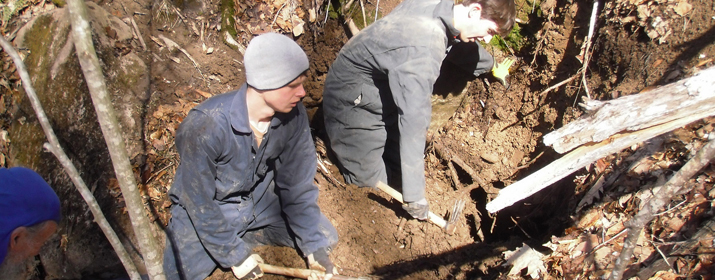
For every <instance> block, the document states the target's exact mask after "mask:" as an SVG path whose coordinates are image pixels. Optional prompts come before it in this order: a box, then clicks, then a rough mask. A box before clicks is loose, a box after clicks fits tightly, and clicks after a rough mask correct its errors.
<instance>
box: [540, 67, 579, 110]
mask: <svg viewBox="0 0 715 280" xmlns="http://www.w3.org/2000/svg"><path fill="white" fill-rule="evenodd" d="M580 72H581V70H579V72H576V74H574V75H573V76H571V78H568V79H566V80H563V81H561V82H559V83H558V84H555V85H553V86H550V87H549V88H547V89H545V90H543V91H542V92H540V93H539V96H543V95H544V94H546V93H548V92H549V91H552V90H554V89H557V88H559V87H561V86H563V85H564V84H566V83H568V82H570V81H573V79H576V77H578V74H579V73H580ZM543 98H544V97H542V99H543ZM541 102H543V100H542V101H540V102H539V103H541Z"/></svg>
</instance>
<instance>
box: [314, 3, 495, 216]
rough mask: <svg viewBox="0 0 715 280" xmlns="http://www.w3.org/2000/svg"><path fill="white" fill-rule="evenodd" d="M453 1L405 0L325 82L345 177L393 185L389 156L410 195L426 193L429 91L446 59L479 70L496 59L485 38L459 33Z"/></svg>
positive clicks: (359, 39) (354, 42) (363, 35)
mask: <svg viewBox="0 0 715 280" xmlns="http://www.w3.org/2000/svg"><path fill="white" fill-rule="evenodd" d="M453 7H454V4H453V1H452V0H445V1H439V0H405V1H404V2H402V3H401V4H400V5H398V6H397V7H396V8H395V9H394V10H393V11H392V12H391V13H390V14H389V15H387V16H385V17H384V18H382V19H380V20H378V21H376V22H375V23H373V24H371V25H370V26H368V27H367V28H365V29H364V30H362V31H360V33H358V34H357V35H356V36H355V37H353V38H352V39H350V41H348V43H347V44H346V45H345V46H344V47H343V48H342V50H340V53H339V54H338V57H337V59H336V60H335V61H334V62H333V65H332V67H331V68H330V70H329V71H328V77H327V79H326V81H325V90H324V92H323V110H324V113H325V128H326V131H327V133H328V138H329V139H330V145H331V148H332V150H333V152H334V153H335V155H336V156H337V159H338V163H339V166H340V168H341V172H342V173H343V176H344V177H345V180H346V182H348V183H352V184H356V185H358V186H367V187H374V186H375V185H376V184H377V182H378V181H382V182H385V183H387V182H388V181H387V175H388V174H387V173H388V171H387V169H386V162H387V163H388V164H387V167H389V169H390V170H391V171H395V173H397V174H400V175H401V178H402V193H403V198H404V200H405V201H407V202H412V201H417V200H420V199H422V198H424V192H425V176H424V161H423V154H424V148H425V141H426V140H425V138H426V134H427V128H428V127H429V123H430V119H431V113H432V105H431V103H430V97H431V94H432V89H433V86H434V83H435V81H436V80H437V77H438V76H439V73H440V66H441V65H442V62H443V61H445V60H448V61H451V62H452V64H454V66H457V67H459V68H461V69H464V70H466V71H469V73H473V75H474V76H478V75H480V74H482V73H484V72H486V71H488V70H490V69H491V68H492V66H493V64H494V58H493V57H492V56H491V55H490V54H489V53H488V52H487V51H486V50H485V49H484V48H482V47H481V46H480V45H479V44H475V43H466V42H460V41H459V40H457V39H456V38H457V35H459V31H458V30H456V29H455V28H454V26H453V25H452V22H453V18H454V11H453ZM445 57H446V59H445ZM398 172H399V173H398Z"/></svg>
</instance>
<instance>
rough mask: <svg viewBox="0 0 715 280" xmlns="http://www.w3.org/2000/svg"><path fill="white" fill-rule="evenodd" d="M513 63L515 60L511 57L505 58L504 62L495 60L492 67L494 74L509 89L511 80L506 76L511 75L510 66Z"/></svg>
mask: <svg viewBox="0 0 715 280" xmlns="http://www.w3.org/2000/svg"><path fill="white" fill-rule="evenodd" d="M512 64H514V60H513V59H511V57H510V58H507V59H504V61H502V63H496V62H494V67H492V76H494V78H497V80H499V82H501V83H502V85H504V87H506V88H507V89H508V88H509V82H508V81H507V80H506V77H507V76H508V75H509V67H511V65H512Z"/></svg>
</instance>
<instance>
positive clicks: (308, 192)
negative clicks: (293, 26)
mask: <svg viewBox="0 0 715 280" xmlns="http://www.w3.org/2000/svg"><path fill="white" fill-rule="evenodd" d="M244 66H245V67H246V84H244V85H243V86H242V87H241V88H240V89H238V90H236V91H232V92H228V93H224V94H221V95H217V96H214V97H211V98H209V99H208V100H206V101H204V102H203V103H201V104H199V105H198V106H196V107H195V108H193V109H192V110H191V111H190V112H189V114H188V115H187V116H186V118H185V119H184V120H183V122H182V123H181V126H179V129H178V131H177V133H176V148H177V150H178V152H179V155H180V157H181V163H180V165H179V167H178V169H177V170H176V177H175V179H174V183H173V185H172V187H171V189H170V190H169V197H170V198H171V201H172V206H171V214H172V218H171V221H170V222H169V225H168V226H167V229H166V232H167V239H166V248H165V250H164V270H165V271H166V273H167V278H168V279H204V278H206V277H207V276H208V275H209V274H210V273H211V272H212V271H213V270H214V269H215V268H216V267H217V266H221V267H223V268H231V270H232V272H233V274H234V275H235V276H236V278H238V279H255V278H258V277H260V276H262V275H263V272H262V271H261V269H260V267H259V265H258V264H259V262H260V257H258V255H253V254H252V250H253V248H254V247H256V246H259V245H278V246H290V247H293V248H295V249H296V250H298V252H299V253H300V254H302V256H303V257H304V258H305V260H306V262H307V264H308V266H309V267H311V268H314V269H322V270H325V271H326V272H327V273H326V277H325V278H326V279H329V278H330V277H331V276H332V275H333V274H337V273H338V271H337V269H336V267H335V266H334V265H333V263H332V261H331V260H330V258H329V253H330V251H331V249H332V248H333V247H334V246H335V245H336V244H337V242H338V234H337V231H336V230H335V227H333V225H332V224H331V223H330V221H329V220H328V219H327V218H326V217H325V215H323V213H322V212H321V211H320V208H319V207H318V204H317V198H318V187H317V186H316V185H315V184H314V183H313V177H314V176H315V170H316V166H315V165H316V162H317V161H316V158H315V145H314V143H313V140H312V138H311V135H310V127H309V126H308V117H307V115H306V113H305V107H303V103H301V99H302V98H303V96H305V90H304V89H303V82H304V81H305V79H306V75H305V72H306V71H307V70H308V67H309V63H308V57H307V56H306V55H305V52H303V50H302V49H301V48H300V46H298V44H296V43H295V42H294V41H293V40H291V39H290V38H288V37H286V36H284V35H281V34H277V33H267V34H263V35H259V36H257V37H255V38H253V40H251V42H250V43H249V44H248V47H247V48H246V52H245V55H244Z"/></svg>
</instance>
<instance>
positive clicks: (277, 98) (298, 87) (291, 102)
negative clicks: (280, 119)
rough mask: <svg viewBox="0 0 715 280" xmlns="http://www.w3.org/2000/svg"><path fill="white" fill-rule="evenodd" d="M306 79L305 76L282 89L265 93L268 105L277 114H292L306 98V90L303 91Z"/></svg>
mask: <svg viewBox="0 0 715 280" xmlns="http://www.w3.org/2000/svg"><path fill="white" fill-rule="evenodd" d="M305 78H306V76H305V75H304V74H303V75H300V76H298V78H296V79H295V80H293V81H292V82H290V83H289V84H288V85H286V86H284V87H282V88H279V89H274V90H268V91H264V92H263V98H264V100H265V101H266V104H267V105H268V106H269V107H271V108H272V109H273V110H274V111H276V112H281V113H288V112H290V111H291V110H293V108H295V106H296V105H298V102H300V100H301V99H302V98H303V97H304V96H305V89H303V81H305Z"/></svg>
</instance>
